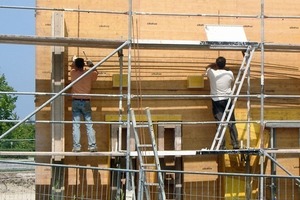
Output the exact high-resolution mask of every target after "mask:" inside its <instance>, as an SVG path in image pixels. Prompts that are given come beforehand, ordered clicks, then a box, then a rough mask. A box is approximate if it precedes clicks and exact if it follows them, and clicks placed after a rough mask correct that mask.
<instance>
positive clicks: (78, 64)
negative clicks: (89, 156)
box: [71, 57, 98, 152]
mask: <svg viewBox="0 0 300 200" xmlns="http://www.w3.org/2000/svg"><path fill="white" fill-rule="evenodd" d="M84 66H85V61H84V59H83V58H76V57H74V58H73V63H72V69H71V81H74V80H76V79H77V78H78V77H80V76H81V75H82V74H84V73H85V72H86V71H87V70H86V69H84ZM87 66H89V67H93V66H94V65H93V63H92V62H91V61H87ZM97 77H98V72H97V70H96V69H95V70H93V71H92V72H91V73H89V74H87V75H86V76H84V77H83V78H81V79H80V80H79V81H78V82H76V83H75V84H74V85H73V86H72V94H74V95H73V96H72V116H73V149H72V151H73V152H79V151H81V144H80V123H76V122H79V121H80V120H81V116H82V117H83V118H84V120H85V121H86V122H89V123H86V124H85V125H86V132H87V139H88V150H89V151H90V152H95V151H97V145H96V138H95V130H94V129H93V124H92V123H91V122H92V116H91V114H92V110H91V101H90V100H91V97H90V96H87V95H80V94H90V93H91V88H92V82H93V81H96V79H97ZM75 94H76V95H75ZM78 94H79V95H78Z"/></svg>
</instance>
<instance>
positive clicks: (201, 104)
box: [36, 0, 300, 181]
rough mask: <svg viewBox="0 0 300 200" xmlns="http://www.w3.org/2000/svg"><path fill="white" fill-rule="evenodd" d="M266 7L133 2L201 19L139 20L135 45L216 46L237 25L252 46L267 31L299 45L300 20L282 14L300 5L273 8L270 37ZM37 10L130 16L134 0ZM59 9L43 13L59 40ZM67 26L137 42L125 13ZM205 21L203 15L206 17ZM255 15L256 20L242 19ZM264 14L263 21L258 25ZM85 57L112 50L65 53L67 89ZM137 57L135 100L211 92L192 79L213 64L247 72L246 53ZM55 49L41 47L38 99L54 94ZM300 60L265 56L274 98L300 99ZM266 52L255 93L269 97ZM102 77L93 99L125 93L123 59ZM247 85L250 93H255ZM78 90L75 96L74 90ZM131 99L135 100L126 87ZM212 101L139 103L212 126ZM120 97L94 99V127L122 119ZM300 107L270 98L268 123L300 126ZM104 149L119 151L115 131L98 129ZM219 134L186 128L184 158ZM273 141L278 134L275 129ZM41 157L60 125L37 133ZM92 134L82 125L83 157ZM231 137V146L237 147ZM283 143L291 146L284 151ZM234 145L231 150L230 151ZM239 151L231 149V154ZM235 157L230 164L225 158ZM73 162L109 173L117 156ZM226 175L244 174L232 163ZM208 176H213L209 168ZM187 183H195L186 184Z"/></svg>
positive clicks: (239, 110)
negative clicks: (75, 63)
mask: <svg viewBox="0 0 300 200" xmlns="http://www.w3.org/2000/svg"><path fill="white" fill-rule="evenodd" d="M260 3H261V1H259V0H253V1H243V0H228V1H226V2H224V1H221V0H214V1H211V0H200V1H199V0H185V1H181V0H164V1H158V2H156V1H149V0H139V1H133V10H134V11H136V12H141V13H147V12H149V13H152V14H154V13H170V14H175V13H181V14H192V15H191V16H178V15H177V16H170V15H169V16H167V15H146V14H140V15H134V16H133V19H132V27H133V28H132V36H133V38H135V39H158V40H198V41H199V40H203V41H205V40H206V36H205V31H204V24H230V25H235V24H236V25H243V26H244V29H245V32H246V35H247V38H248V40H249V41H254V42H260V41H261V33H262V32H264V33H265V42H268V43H284V44H288V43H291V44H298V43H300V34H299V31H300V30H299V19H290V18H283V17H274V16H292V15H298V10H299V9H300V2H297V1H292V0H288V1H280V0H265V16H266V19H265V20H264V24H265V27H264V30H263V31H262V29H261V19H260V17H259V16H260V13H261V10H260V9H261V4H260ZM36 5H37V7H47V8H65V9H67V8H69V9H81V10H90V11H96V10H101V11H119V12H127V10H128V2H127V1H124V0H114V1H110V0H102V1H98V0H91V1H88V2H83V1H80V0H72V1H68V0H64V1H61V0H52V1H43V0H37V3H36ZM52 14H53V12H52V11H46V10H37V11H36V35H38V36H51V34H52ZM63 14H64V24H65V36H66V37H78V38H96V39H118V40H120V39H121V40H126V39H127V38H128V18H127V15H125V14H104V13H95V12H69V11H65V12H63ZM197 14H198V16H195V15H197ZM199 14H220V15H235V16H236V17H212V16H200V15H199ZM238 15H240V16H252V17H238ZM255 16H256V17H255ZM83 51H85V53H86V54H87V56H88V58H89V59H91V60H92V61H93V62H94V63H96V62H98V61H100V60H102V59H103V58H104V57H105V56H107V55H108V54H109V53H110V52H111V51H112V49H103V48H80V47H65V52H64V55H65V57H64V67H65V80H64V81H65V85H67V84H68V83H70V77H69V71H70V66H69V65H70V64H71V58H72V56H73V55H77V56H81V57H84V55H83ZM132 52H133V56H132V82H131V85H132V91H131V92H132V94H157V95H167V94H170V95H182V94H185V95H186V94H209V83H208V80H207V79H206V78H205V79H204V87H201V88H189V87H188V84H187V80H188V77H189V76H194V75H197V76H203V74H204V72H205V67H206V65H207V64H208V63H210V62H213V61H214V60H215V58H216V57H218V56H224V57H226V58H227V62H228V67H230V68H231V69H232V70H233V71H234V73H235V74H237V71H238V67H239V65H240V64H241V61H242V59H243V58H242V54H241V52H236V51H208V50H207V51H205V50H199V51H195V50H169V49H165V50H155V49H153V50H142V49H139V48H138V47H136V48H135V49H134V50H133V51H132ZM127 55H128V52H127V50H126V49H125V50H124V65H125V66H124V73H125V74H126V73H127ZM51 56H52V49H51V47H49V46H37V47H36V91H37V92H51V81H50V79H51V73H52V71H51V66H52V63H51V60H52V58H51ZM298 60H299V59H298V52H295V53H287V52H266V53H265V54H264V72H265V76H264V78H265V81H264V83H263V84H264V91H265V93H266V94H280V95H291V94H294V95H296V94H298V93H299V85H300V84H299V83H300V81H299V79H298V77H299V75H300V74H299V67H300V64H299V62H298ZM261 63H262V59H261V53H260V52H256V53H255V55H254V57H253V61H252V65H251V75H250V77H251V89H250V91H251V94H260V92H261V79H260V78H261V65H262V64H261ZM98 70H99V76H98V80H97V82H96V83H95V84H94V85H93V91H92V93H95V94H119V88H118V87H113V85H114V82H113V78H112V77H113V75H117V74H119V62H118V57H117V55H114V56H113V57H112V58H110V59H109V60H108V61H107V62H105V63H104V64H103V65H102V66H101V67H99V68H98ZM246 90H247V89H246V86H245V87H244V88H243V90H242V94H245V93H246ZM68 92H70V91H68ZM123 92H124V93H127V91H126V88H124V91H123ZM48 99H49V96H36V106H37V107H38V106H40V105H42V104H43V103H44V102H45V101H46V100H48ZM210 101H211V100H210V99H205V98H200V99H194V98H191V99H142V100H140V101H138V100H137V99H132V105H131V106H132V107H133V108H137V109H138V108H144V107H150V109H151V111H152V113H153V114H154V115H162V114H165V115H180V116H181V118H182V121H212V120H213V116H212V114H211V102H210ZM118 103H119V102H118V99H117V98H113V99H111V98H99V97H97V98H96V97H95V98H93V101H92V106H93V120H94V121H105V120H106V117H107V116H110V115H118V105H119V104H118ZM251 105H252V106H251V107H252V108H251V109H252V110H251V119H252V120H258V121H259V120H260V99H258V98H257V99H256V98H254V99H252V100H251ZM123 109H124V113H126V99H124V101H123ZM50 110H51V108H50V105H49V106H47V107H45V108H44V109H42V110H41V111H40V112H38V113H37V115H36V119H37V120H51V115H50ZM235 113H236V118H237V120H245V119H246V115H247V111H246V99H245V98H240V99H239V101H238V103H237V107H236V111H235ZM71 114H72V113H71V98H70V97H65V116H64V117H65V120H67V121H70V120H71ZM299 115H300V112H299V100H297V99H282V98H276V99H269V98H266V99H265V116H264V117H265V119H266V120H297V119H299V117H300V116H299ZM237 127H238V130H239V137H240V139H241V140H243V141H244V144H245V141H246V128H245V127H246V125H245V124H237ZM251 127H252V128H251V135H252V139H251V147H256V146H257V143H258V141H259V132H260V131H259V130H260V128H259V123H256V124H255V123H254V124H252V125H251ZM94 128H95V130H96V135H97V143H98V150H99V151H110V150H111V146H110V130H111V128H110V126H109V125H102V124H101V125H100V124H95V125H94ZM281 132H282V135H286V134H289V130H281ZM214 134H215V125H212V124H204V125H203V124H202V125H183V126H182V150H198V149H202V148H207V147H208V148H209V147H210V145H211V143H212V140H213V137H214ZM266 134H268V131H266ZM36 139H37V146H36V149H37V151H51V126H50V124H46V123H38V124H37V125H36ZM279 139H282V141H283V142H284V143H285V144H286V145H283V146H284V147H288V148H299V143H298V142H294V141H295V140H297V141H298V140H299V137H298V135H296V136H295V137H294V136H293V137H288V138H285V137H281V136H280V138H279ZM86 140H87V139H86V134H85V130H84V127H82V145H83V150H84V149H85V148H87V144H86ZM229 141H230V140H229V138H227V143H229ZM281 144H282V143H281ZM228 145H229V144H228ZM229 147H230V146H229ZM71 149H72V128H71V124H66V125H65V151H71ZM49 159H50V158H40V160H41V161H43V162H49ZM225 159H226V158H225ZM292 160H293V161H291V162H294V165H295V166H298V165H299V159H292ZM64 162H65V163H67V164H75V163H76V164H78V163H80V164H83V165H87V164H90V165H92V166H105V167H108V166H109V165H110V164H109V163H110V161H109V158H100V159H99V158H97V159H96V158H94V157H91V158H89V157H79V158H76V159H75V158H72V157H66V158H65V160H64ZM224 164H225V165H224V166H225V167H226V170H229V171H234V169H233V168H232V167H231V166H230V165H229V166H228V165H227V164H226V162H224ZM218 167H219V166H218V162H217V159H216V157H215V156H211V157H203V158H202V157H197V158H192V157H187V158H183V169H185V170H190V171H191V170H194V171H214V172H215V171H216V170H217V169H218ZM203 169H205V170H203ZM290 170H291V172H292V173H293V174H295V175H299V169H298V168H292V169H290ZM185 181H188V180H187V179H185Z"/></svg>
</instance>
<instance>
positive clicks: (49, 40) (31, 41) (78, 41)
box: [0, 0, 300, 199]
mask: <svg viewBox="0 0 300 200" xmlns="http://www.w3.org/2000/svg"><path fill="white" fill-rule="evenodd" d="M264 4H265V3H264V1H263V0H262V1H261V10H260V14H259V15H232V14H228V15H226V14H178V13H150V12H148V13H147V12H136V11H134V10H133V8H132V0H129V1H128V5H129V10H128V11H124V12H118V11H103V10H83V9H66V8H63V9H57V8H46V7H45V8H42V7H17V6H0V8H1V9H30V10H34V11H55V12H56V13H59V12H77V13H80V12H84V13H105V14H116V15H128V38H127V39H124V40H112V39H92V38H70V37H64V36H63V35H61V34H62V33H61V32H60V30H58V31H56V32H55V35H54V36H52V37H41V36H22V35H21V36H20V35H0V43H7V44H24V45H42V46H57V47H62V46H67V47H87V48H103V49H112V51H111V52H110V53H109V54H108V55H107V56H106V57H104V58H103V59H102V60H101V61H100V62H98V63H97V64H95V65H94V67H92V68H91V69H90V70H89V71H88V72H87V73H89V72H90V71H92V70H94V69H96V68H98V67H100V66H101V65H102V64H103V63H105V62H106V61H107V60H108V59H110V58H111V57H112V56H114V55H116V54H118V57H119V63H120V64H119V65H120V80H119V82H120V83H123V80H122V77H123V76H122V75H123V62H124V61H123V52H122V51H123V50H124V49H127V54H128V55H127V62H128V69H127V91H128V92H127V94H123V93H122V91H123V89H122V87H123V86H122V84H120V94H118V95H112V94H92V96H93V97H102V98H115V99H119V121H118V122H107V121H100V122H94V123H95V124H97V123H98V124H114V125H116V126H118V128H119V132H122V127H126V133H127V135H126V137H127V140H126V141H127V144H126V146H127V147H126V151H125V152H124V151H122V150H121V147H120V146H118V147H117V148H116V151H110V152H95V153H94V152H93V153H90V152H81V153H73V152H65V151H64V149H56V150H54V151H53V152H0V155H15V154H18V155H28V156H52V158H53V159H54V160H55V161H59V160H61V159H62V158H63V157H68V156H70V157H74V156H76V157H77V156H107V157H108V156H111V157H125V158H126V170H127V171H125V173H126V179H127V180H131V179H132V177H131V176H132V174H131V173H129V172H130V170H132V166H131V163H130V162H131V160H132V158H134V157H136V156H137V152H136V151H132V150H131V144H130V141H131V140H130V139H131V136H130V133H131V126H132V122H131V121H130V119H131V117H132V116H131V114H130V112H127V113H126V115H127V117H126V119H127V121H124V120H122V116H123V113H122V101H123V100H124V99H126V101H127V105H126V108H127V110H128V111H129V110H130V109H131V101H132V99H134V98H136V99H139V98H141V99H142V98H149V99H156V98H164V99H197V98H211V97H212V95H186V94H184V95H155V94H154V95H143V94H137V95H134V94H132V88H131V80H132V74H131V64H132V62H133V61H132V52H133V51H134V49H147V50H149V49H156V50H164V49H168V50H210V51H218V50H224V51H243V50H246V48H247V47H248V46H249V45H252V46H255V47H256V49H257V50H258V51H260V53H261V55H260V56H261V63H260V65H261V68H260V69H261V71H260V74H261V80H260V91H261V93H260V94H254V95H253V94H250V86H249V85H250V83H249V82H248V88H247V94H246V95H239V94H238V95H233V96H231V97H233V98H234V97H236V98H237V97H244V98H247V106H248V108H247V109H248V110H247V115H249V112H250V98H257V99H258V100H259V101H260V119H259V120H255V121H252V120H251V118H250V117H249V118H248V119H247V121H241V122H240V123H246V124H247V125H249V124H251V123H256V124H259V125H260V144H259V146H258V147H257V148H254V149H252V148H251V145H250V136H248V138H247V141H246V145H245V147H246V148H245V149H241V150H216V151H215V150H213V149H212V150H208V149H201V150H174V151H165V150H164V151H158V155H159V156H179V157H182V156H199V155H224V154H239V155H246V158H248V156H247V155H258V156H259V157H260V163H261V164H260V173H261V175H263V174H264V170H265V169H264V164H263V163H264V162H265V161H264V158H265V157H267V158H269V159H270V160H272V165H271V168H272V169H271V170H272V175H275V174H276V166H278V167H280V168H281V169H282V170H283V171H285V172H286V173H287V175H289V176H291V177H295V179H294V180H295V182H299V177H297V176H293V175H292V174H291V173H290V172H289V171H288V170H287V169H285V168H284V167H283V166H282V165H281V164H280V163H278V162H277V161H276V155H277V154H286V153H290V154H299V153H300V151H299V150H298V149H282V150H281V149H276V146H275V141H276V139H275V138H276V137H275V129H276V128H280V127H281V128H282V127H285V128H287V127H294V128H299V124H300V123H299V122H300V121H296V120H289V121H280V120H278V121H272V120H265V116H264V107H265V106H264V105H265V102H264V101H265V99H266V98H283V97H284V98H291V99H299V98H300V95H268V94H266V93H265V91H264V88H265V86H264V82H265V80H264V73H265V72H264V70H265V69H264V64H265V61H264V53H265V52H295V53H298V52H299V51H300V45H297V44H280V43H279V44H275V43H267V42H266V41H265V35H264V32H265V30H264V29H265V27H264V20H265V18H274V19H277V18H280V19H282V18H288V19H299V18H300V17H299V16H265V14H264ZM141 15H150V16H151V15H159V16H166V17H167V16H177V17H224V18H253V19H257V18H260V19H261V22H260V24H261V41H260V42H228V41H224V42H209V41H189V40H145V39H137V38H133V37H132V35H133V33H132V32H131V31H132V30H133V27H132V26H133V21H132V18H133V16H141ZM58 17H61V16H58ZM60 22H61V21H59V22H58V23H60ZM60 28H61V27H60ZM60 53H61V51H60V49H59V48H57V49H55V50H54V56H53V57H54V58H56V59H57V60H60V59H61V58H60V57H59V56H60ZM54 61H55V60H54ZM58 62H59V61H58ZM59 69H60V68H59V67H58V68H52V70H57V71H58V70H59ZM87 73H86V74H87ZM54 74H56V73H54ZM60 76H61V74H60V73H58V74H57V77H53V78H54V79H56V78H58V77H60ZM84 76H85V74H84V75H83V76H82V77H84ZM248 76H250V74H248ZM82 77H80V78H79V79H78V80H77V81H79V80H80V79H81V78H82ZM77 81H75V82H73V83H71V84H69V85H68V86H66V87H64V88H62V87H58V88H57V90H56V91H53V93H38V92H35V93H32V94H34V95H47V96H48V95H50V96H51V98H49V99H48V100H47V101H45V102H44V103H43V104H41V105H40V106H39V107H38V108H37V109H36V110H34V111H33V112H32V113H30V114H29V115H28V116H26V117H25V118H24V119H22V120H20V121H18V122H16V124H15V125H14V126H13V127H12V128H11V129H10V130H8V131H7V132H5V133H3V134H2V135H1V136H0V140H1V139H3V138H4V137H5V136H6V135H8V134H9V133H11V132H12V131H13V130H14V129H15V128H16V127H18V126H19V125H20V124H22V123H26V122H28V120H30V118H31V117H32V116H34V115H35V114H36V113H38V112H39V111H41V110H42V109H43V108H44V107H45V106H47V105H49V104H50V103H52V102H55V101H57V100H61V99H59V98H60V97H62V96H68V95H70V94H68V93H66V91H67V90H68V89H70V88H71V87H72V85H74V84H75V83H76V82H77ZM248 81H250V80H248ZM0 93H1V94H5V92H0ZM12 94H18V95H22V94H24V93H22V92H21V93H18V92H14V93H12ZM89 95H90V94H89ZM59 105H62V104H61V102H60V103H58V104H57V105H56V106H55V105H53V106H54V107H52V109H53V113H52V119H51V120H50V121H45V120H37V121H35V123H54V124H61V125H62V124H71V123H72V121H65V120H62V118H61V115H62V114H63V113H61V111H60V110H61V108H59V107H57V106H59ZM1 121H3V122H5V121H6V120H1ZM83 123H84V122H83ZM176 123H178V122H176ZM214 123H216V122H210V121H197V122H194V121H184V122H180V124H181V125H185V124H186V125H194V124H214ZM237 123H238V122H237ZM164 124H167V125H172V122H170V123H168V122H164ZM266 127H267V128H270V129H271V138H270V142H271V146H270V149H268V148H266V147H265V141H264V129H265V128H266ZM56 128H58V129H61V128H62V126H60V125H58V126H56ZM249 131H250V130H249V129H248V134H249ZM52 137H54V136H52ZM258 180H259V182H260V184H259V185H260V187H261V188H260V190H259V192H260V194H259V198H260V199H263V197H264V196H265V193H264V191H265V189H264V188H262V187H263V185H264V184H263V183H264V182H265V179H264V178H262V177H260V178H259V179H258ZM271 181H272V183H271V184H272V185H275V180H274V179H272V180H271ZM132 187H134V186H133V185H130V184H126V191H129V190H132ZM274 193H275V189H274V191H273V193H272V195H273V197H274V195H275V194H274ZM132 198H133V197H132ZM272 199H274V198H272Z"/></svg>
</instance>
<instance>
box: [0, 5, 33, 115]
mask: <svg viewBox="0 0 300 200" xmlns="http://www.w3.org/2000/svg"><path fill="white" fill-rule="evenodd" d="M0 5H1V6H22V7H24V6H25V7H35V0H0ZM34 13H35V12H34V10H27V9H7V8H0V27H1V28H0V34H16V35H35V17H34ZM0 60H1V63H0V74H4V75H5V77H6V81H7V82H8V85H10V86H11V87H13V88H14V89H15V90H16V91H18V92H34V91H35V46H34V45H17V44H3V43H0ZM16 106H17V108H16V110H15V112H16V113H17V115H18V116H19V117H20V119H22V118H24V117H26V116H27V115H28V114H30V113H31V112H33V111H34V109H35V107H34V96H33V95H20V96H18V101H17V103H16Z"/></svg>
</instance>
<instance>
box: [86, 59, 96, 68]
mask: <svg viewBox="0 0 300 200" xmlns="http://www.w3.org/2000/svg"><path fill="white" fill-rule="evenodd" d="M86 65H87V66H89V67H94V63H93V62H92V61H90V60H88V61H86Z"/></svg>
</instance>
